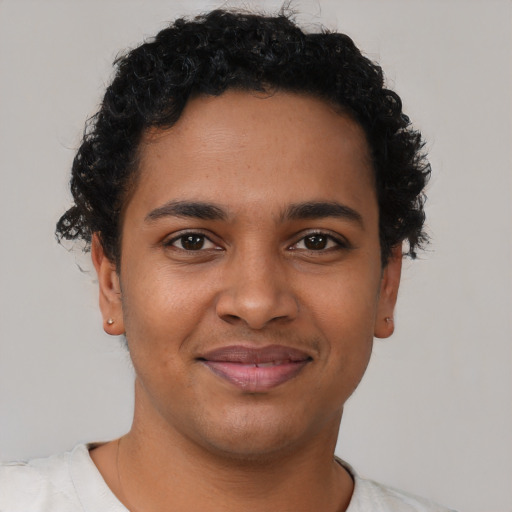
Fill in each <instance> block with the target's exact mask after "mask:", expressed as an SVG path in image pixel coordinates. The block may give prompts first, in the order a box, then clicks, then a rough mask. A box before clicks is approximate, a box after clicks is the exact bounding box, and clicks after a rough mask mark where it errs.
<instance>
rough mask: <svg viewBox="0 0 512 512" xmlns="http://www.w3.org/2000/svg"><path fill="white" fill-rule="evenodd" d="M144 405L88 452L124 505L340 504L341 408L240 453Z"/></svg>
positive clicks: (329, 511) (331, 508) (333, 509)
mask: <svg viewBox="0 0 512 512" xmlns="http://www.w3.org/2000/svg"><path fill="white" fill-rule="evenodd" d="M145 412H146V414H138V411H137V407H136V411H135V417H134V423H133V425H132V429H131V430H130V432H129V433H128V434H126V435H125V436H123V438H122V439H121V441H120V443H119V444H117V443H111V444H110V448H107V447H105V449H104V453H105V457H103V458H102V457H100V455H101V453H100V452H99V453H98V456H93V460H94V461H95V463H96V465H97V466H98V468H99V469H100V472H102V474H103V476H104V477H105V480H106V481H107V484H108V485H109V486H110V487H111V489H112V490H113V492H114V493H115V494H116V495H117V496H118V498H119V499H120V500H121V501H122V502H123V503H124V505H125V506H126V507H127V508H128V509H129V510H130V511H131V512H141V511H144V512H161V511H164V510H166V511H167V510H181V511H183V512H192V511H194V512H195V511H197V510H208V511H209V512H217V511H219V512H220V511H222V512H231V511H237V512H238V511H239V510H244V511H246V512H253V511H254V512H255V511H258V512H260V511H261V510H294V511H296V512H301V511H304V512H306V511H308V512H309V511H311V510H323V511H326V512H339V511H344V510H345V509H346V508H347V506H348V503H349V501H350V497H351V495H352V490H353V482H352V479H351V477H350V476H349V475H348V473H347V472H346V470H345V469H343V468H342V467H341V466H340V465H339V464H338V463H337V462H336V461H335V460H334V455H333V454H334V448H335V444H336V440H337V434H338V429H339V422H340V419H341V414H340V415H339V416H338V417H336V418H333V420H332V421H331V422H330V424H326V425H325V426H324V428H323V429H321V431H320V432H319V433H318V434H317V435H315V436H314V437H313V440H312V441H308V442H302V443H301V442H296V443H294V444H293V445H289V446H287V447H286V448H283V449H280V450H277V451H274V452H272V453H265V454H261V453H260V454H255V453H253V454H250V455H249V456H247V455H246V456H242V455H239V454H237V455H233V454H228V453H222V452H220V451H219V450H214V449H205V446H203V445H199V444H198V443H197V442H194V441H193V440H191V439H189V438H187V437H186V436H184V435H182V434H181V433H180V432H178V431H176V430H174V429H170V428H169V425H168V423H167V422H165V421H164V420H163V419H162V418H160V417H158V416H156V417H153V418H151V420H150V421H148V414H147V411H145ZM108 449H110V455H109V456H107V454H106V452H107V450H108ZM102 460H104V461H106V462H108V463H109V464H110V466H108V467H109V468H110V469H109V470H108V471H107V469H104V468H107V463H105V464H102ZM113 461H115V462H113ZM102 469H103V470H102Z"/></svg>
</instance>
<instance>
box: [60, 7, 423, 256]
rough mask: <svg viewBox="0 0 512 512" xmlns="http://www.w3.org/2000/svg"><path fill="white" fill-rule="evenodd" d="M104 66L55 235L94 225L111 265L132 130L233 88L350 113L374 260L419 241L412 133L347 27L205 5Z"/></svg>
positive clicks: (419, 189)
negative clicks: (110, 76)
mask: <svg viewBox="0 0 512 512" xmlns="http://www.w3.org/2000/svg"><path fill="white" fill-rule="evenodd" d="M116 66H117V73H116V76H115V78H114V80H113V81H112V83H111V85H110V86H109V87H108V88H107V91H106V93H105V96H104V99H103V103H102V105H101V108H100V110H99V111H98V113H97V114H95V115H94V116H93V117H92V118H91V119H90V120H89V122H88V125H87V127H86V130H85V133H84V138H83V141H82V144H81V146H80V148H79V150H78V152H77V155H76V157H75V160H74V162H73V168H72V180H71V190H72V193H73V197H74V200H75V205H74V206H73V207H71V208H70V209H69V210H68V211H67V212H66V213H65V214H64V215H63V216H62V217H61V219H60V220H59V222H58V224H57V237H58V238H59V239H63V238H64V239H70V240H75V239H82V240H84V241H85V242H86V243H87V244H90V242H91V239H92V235H93V234H94V233H96V234H97V235H98V237H99V239H100V241H101V244H102V246H103V249H104V251H105V254H106V255H108V257H109V258H110V259H111V260H112V261H114V262H116V263H117V264H119V262H120V258H121V236H122V223H123V212H124V207H125V206H126V204H127V203H128V201H129V197H130V195H131V193H132V192H133V190H134V189H135V187H136V185H137V181H138V170H139V166H138V161H139V148H140V143H141V141H142V139H143V137H144V135H145V134H146V133H148V131H149V130H151V129H152V128H158V129H166V128H170V127H172V126H173V125H174V124H175V123H176V122H177V121H178V119H179V118H180V116H181V115H182V113H183V110H184V108H185V106H186V104H187V103H188V102H189V101H190V99H191V98H194V97H197V96H201V95H204V96H219V95H221V94H223V93H224V92H225V91H226V90H229V89H234V90H243V91H254V92H262V93H265V94H273V93H275V92H277V91H286V92H294V93H299V94H305V95H308V96H314V97H317V98H319V99H321V100H323V101H325V102H326V103H329V104H331V105H333V107H334V108H336V109H338V110H339V111H340V112H343V113H344V114H346V115H348V116H350V117H351V118H352V119H354V120H355V121H356V122H357V123H358V124H359V125H360V126H361V128H362V129H363V131H364V133H365V136H366V140H367V143H368V147H369V150H370V158H371V162H372V169H373V172H374V178H375V188H376V192H377V198H378V205H379V237H380V244H381V254H382V263H383V265H385V264H386V262H387V260H388V257H389V255H390V253H391V250H392V248H393V247H396V246H398V245H402V243H403V242H406V248H405V249H404V254H408V255H410V256H411V257H415V255H416V250H417V248H418V247H421V245H422V243H423V242H425V241H426V236H425V233H424V231H423V224H424V212H423V202H424V195H423V189H424V187H425V185H426V182H427V180H428V177H429V174H430V167H429V165H428V162H427V161H426V159H425V155H424V154H423V153H422V147H423V143H422V140H421V135H420V134H419V133H418V132H417V131H415V130H413V129H412V127H411V125H410V122H409V118H408V117H407V116H406V115H405V114H404V113H403V112H402V103H401V100H400V97H399V96H398V95H397V94H396V93H395V92H393V91H391V90H389V89H387V88H385V86H384V77H383V73H382V70H381V68H380V67H379V66H378V65H376V64H374V63H372V62H371V61H370V60H368V59H367V58H366V57H364V56H363V55H362V54H361V52H360V51H359V50H358V49H357V47H356V46H355V45H354V43H353V42H352V40H351V39H350V38H349V37H348V36H346V35H344V34H341V33H330V32H326V31H325V32H322V33H312V34H308V33H304V32H303V31H302V30H301V29H300V28H299V27H298V26H296V25H295V24H294V23H293V21H292V20H291V19H290V18H289V17H287V16H286V15H285V14H284V13H283V14H281V15H279V16H276V17H264V16H259V15H255V14H245V13H233V12H226V11H221V10H217V11H213V12H211V13H209V14H207V15H205V16H200V17H198V18H195V19H193V20H185V19H178V20H176V21H175V22H174V24H173V25H171V26H170V27H169V28H166V29H164V30H162V31H161V32H160V33H159V34H158V35H157V36H156V37H155V38H154V39H153V40H152V41H150V42H146V43H144V44H142V45H141V46H139V47H137V48H135V49H134V50H132V51H130V52H129V53H127V54H126V55H125V56H123V57H121V58H119V59H117V61H116ZM86 247H87V246H86Z"/></svg>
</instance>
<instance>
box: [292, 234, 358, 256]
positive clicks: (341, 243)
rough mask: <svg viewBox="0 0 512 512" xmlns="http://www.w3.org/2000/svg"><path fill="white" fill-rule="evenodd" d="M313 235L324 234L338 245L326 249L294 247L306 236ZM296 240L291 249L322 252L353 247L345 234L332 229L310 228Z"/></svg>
mask: <svg viewBox="0 0 512 512" xmlns="http://www.w3.org/2000/svg"><path fill="white" fill-rule="evenodd" d="M313 235H322V236H325V237H327V238H328V239H329V240H331V241H333V242H334V243H335V244H336V247H328V248H326V249H317V250H314V249H307V248H304V249H296V248H295V249H294V247H295V246H296V245H298V244H299V243H300V242H302V241H303V240H304V239H305V238H307V237H308V236H313ZM295 240H296V241H295V242H294V243H293V244H291V245H290V246H289V249H291V250H303V251H308V252H318V253H321V252H327V251H330V250H336V249H351V248H352V247H353V246H352V244H351V243H350V242H349V241H348V240H347V239H346V238H345V237H344V236H343V235H340V234H339V233H333V232H332V231H330V230H328V229H312V230H308V231H306V232H302V233H299V234H298V235H297V238H296V239H295Z"/></svg>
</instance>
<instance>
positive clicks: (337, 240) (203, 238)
mask: <svg viewBox="0 0 512 512" xmlns="http://www.w3.org/2000/svg"><path fill="white" fill-rule="evenodd" d="M186 237H189V238H190V239H192V238H193V237H196V238H200V241H199V242H200V243H201V247H198V248H197V249H190V248H189V249H187V248H185V247H183V243H184V241H185V239H186ZM313 237H320V238H322V237H323V238H324V239H325V243H326V245H327V246H326V247H321V248H318V249H311V248H308V247H306V246H305V247H304V248H298V247H297V246H298V245H299V244H300V243H304V245H305V244H306V243H307V239H308V238H309V239H312V238H313ZM180 240H181V247H178V246H177V245H175V244H176V242H178V241H180ZM190 242H191V243H193V242H194V241H193V240H190ZM208 242H209V243H210V244H212V247H207V248H203V246H204V244H206V243H208ZM332 243H334V246H332V245H331V246H330V247H329V244H332ZM163 245H164V247H166V248H167V247H169V248H175V249H178V250H182V251H184V252H189V253H199V252H203V251H208V250H212V249H214V250H221V248H220V247H219V246H218V245H216V244H215V242H213V241H212V240H211V239H210V238H209V237H208V236H207V235H205V234H204V233H201V232H198V231H189V232H185V233H181V234H179V235H178V236H174V237H173V238H171V239H170V240H166V241H164V243H163ZM350 248H351V245H350V243H349V242H348V241H347V240H346V239H345V238H343V237H339V236H334V235H332V234H330V233H326V232H325V231H312V232H309V233H306V234H304V235H303V236H302V237H301V238H300V239H299V240H297V241H296V242H295V243H294V244H292V245H290V246H288V249H289V250H292V251H297V250H302V251H307V252H309V253H325V252H328V251H329V252H330V251H337V250H343V249H350Z"/></svg>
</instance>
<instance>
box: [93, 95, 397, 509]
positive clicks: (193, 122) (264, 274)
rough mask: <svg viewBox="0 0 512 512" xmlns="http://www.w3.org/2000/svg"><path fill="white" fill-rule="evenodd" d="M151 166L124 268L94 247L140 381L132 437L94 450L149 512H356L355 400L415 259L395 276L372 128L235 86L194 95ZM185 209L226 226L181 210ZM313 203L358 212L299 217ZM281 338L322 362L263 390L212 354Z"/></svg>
mask: <svg viewBox="0 0 512 512" xmlns="http://www.w3.org/2000/svg"><path fill="white" fill-rule="evenodd" d="M140 157H141V159H140V168H139V172H140V176H139V179H138V182H137V185H136V189H135V191H134V193H133V194H132V195H131V197H130V200H129V203H128V205H127V206H126V208H125V211H124V219H123V225H122V245H121V255H122V256H121V265H120V268H116V267H115V265H114V264H113V263H112V262H111V261H109V260H108V259H107V258H106V257H105V255H104V253H103V250H102V247H101V244H100V243H99V241H98V238H97V237H95V238H94V240H93V246H92V257H93V262H94V264H95V267H96V270H97V272H98V279H99V285H100V307H101V311H102V314H103V319H104V329H105V330H106V332H108V333H109V334H113V335H117V334H123V333H125V334H126V337H127V341H128V346H129V349H130V355H131V357H132V360H133V364H134V368H135V372H136V382H135V413H134V421H133V425H132V429H131V430H130V432H129V433H128V434H126V435H125V436H123V438H122V441H121V443H120V444H119V445H118V444H117V442H112V443H107V444H105V445H102V446H100V447H99V448H96V449H95V450H93V451H92V452H91V456H92V458H93V460H94V462H95V463H96V465H97V466H98V469H99V470H100V472H101V473H102V475H103V476H104V478H105V480H106V482H107V484H108V485H109V486H110V487H111V489H112V490H113V491H114V493H115V494H116V495H117V496H118V497H119V499H120V500H121V501H123V503H125V505H126V506H127V507H128V508H131V509H132V510H145V511H160V510H169V509H176V510H183V511H197V510H203V509H205V510H208V511H216V510H219V511H220V510H222V511H231V510H233V511H234V510H237V511H239V510H245V511H253V510H254V511H256V510H258V511H261V510H272V509H275V510H283V511H284V510H290V511H291V510H293V511H301V510H304V511H306V510H308V511H310V510H325V511H335V510H345V509H346V507H347V506H348V503H349V501H350V496H351V494H352V490H353V483H352V480H351V478H350V476H349V475H348V473H347V472H346V470H344V469H343V468H342V467H341V466H340V465H339V464H337V463H336V462H334V461H333V452H334V447H335V444H336V440H337V436H338V430H339V426H340V421H341V416H342V412H343V405H344V403H345V402H346V400H347V399H348V397H349V396H350V395H351V394H352V392H353V391H354V389H355V388H356V386H357V385H358V383H359V382H360V380H361V378H362V376H363V374H364V371H365V369H366V367H367V364H368V361H369V358H370V354H371V349H372V343H373V337H374V336H377V337H387V336H390V335H391V334H392V331H393V323H392V322H389V321H386V317H391V318H392V316H393V310H394V306H395V302H396V297H397V292H398V285H399V280H400V268H401V249H400V248H396V249H395V250H394V251H393V254H392V257H391V258H390V260H389V262H388V264H387V265H386V267H385V268H382V266H381V259H380V246H379V236H378V235H379V233H378V206H377V199H376V191H375V186H374V180H373V172H372V169H371V165H370V163H369V158H368V148H367V144H366V141H365V137H364V133H363V131H362V130H361V128H360V127H359V126H358V125H357V123H355V122H354V121H353V120H351V119H350V118H349V117H348V116H347V115H344V114H340V113H339V112H336V111H335V110H334V109H333V108H332V107H330V106H329V105H328V104H326V103H325V102H323V101H321V100H318V99H315V98H311V97H307V96H304V95H297V94H292V93H282V92H279V93H276V94H274V95H272V96H262V95H257V94H255V93H254V94H252V93H247V92H235V91H228V92H226V93H224V94H223V95H221V96H219V97H199V98H196V99H194V100H191V101H190V102H189V103H188V104H187V107H186V109H185V111H184V113H183V115H182V117H181V118H180V120H179V121H178V122H177V124H176V125H175V126H173V127H172V128H171V129H168V130H166V131H159V130H153V131H152V132H150V133H148V134H146V137H145V140H144V141H143V143H142V145H141V147H140ZM177 201H179V202H184V201H185V202H190V201H194V202H196V203H197V202H200V203H201V204H202V203H209V204H210V203H214V204H215V207H216V208H218V209H219V210H220V211H221V212H222V218H220V217H219V218H214V219H201V218H197V217H194V216H191V215H188V214H187V215H183V214H180V215H176V214H175V213H176V212H175V211H173V209H172V208H169V207H168V206H169V204H171V205H175V203H176V202H177ZM312 202H315V203H318V202H320V203H328V204H331V205H332V204H334V203H336V204H337V205H343V206H344V207H345V208H346V209H347V211H348V209H350V211H352V212H355V215H352V216H347V215H339V214H336V215H334V214H333V213H332V212H330V213H329V212H327V213H326V212H325V211H324V213H322V212H320V213H319V212H318V211H317V212H315V213H314V214H312V215H310V216H308V217H307V218H305V216H304V212H303V211H302V215H300V214H299V215H298V216H297V215H296V216H293V215H289V214H290V211H291V210H293V208H292V206H293V205H295V206H296V205H298V204H299V205H300V204H303V203H312ZM165 205H167V209H165V208H164V209H163V210H162V207H163V206H165ZM174 210H175V209H174ZM303 210H304V209H303ZM317 210H318V209H317ZM324 210H325V209H324ZM152 212H153V213H152ZM189 213H190V212H189ZM191 233H194V234H196V235H195V236H199V237H200V238H195V240H196V241H199V242H198V245H197V246H194V247H199V246H201V244H203V245H202V246H201V248H200V249H194V250H190V249H189V247H190V245H186V243H185V247H184V239H183V235H184V234H187V235H190V234H191ZM311 236H313V238H307V237H311ZM180 237H181V238H180ZM201 237H203V238H201ZM322 237H323V238H322ZM185 242H186V241H185ZM322 244H325V245H322ZM312 247H313V248H312ZM109 318H112V319H113V320H114V323H113V324H112V325H109V324H108V323H107V320H108V319H109ZM274 344H278V345H284V346H289V347H293V348H297V349H300V350H301V351H303V352H304V353H306V354H307V355H308V356H309V358H310V359H309V361H308V363H307V364H306V365H305V366H304V368H303V369H301V371H299V373H298V374H297V375H295V376H294V377H293V378H291V379H289V380H287V381H286V382H284V383H282V384H279V385H277V386H274V387H272V388H270V389H267V390H264V391H261V392H252V391H251V390H247V389H242V388H240V387H239V386H236V385H233V383H231V382H228V381H226V379H224V378H222V377H219V376H218V375H217V374H215V373H214V372H212V371H211V369H210V368H208V367H206V366H205V365H204V364H203V363H202V362H201V361H200V360H199V359H198V358H200V357H201V356H202V355H204V354H205V353H206V352H207V351H209V350H212V349H216V348H220V347H224V346H226V345H244V346H251V347H264V346H268V345H274Z"/></svg>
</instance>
